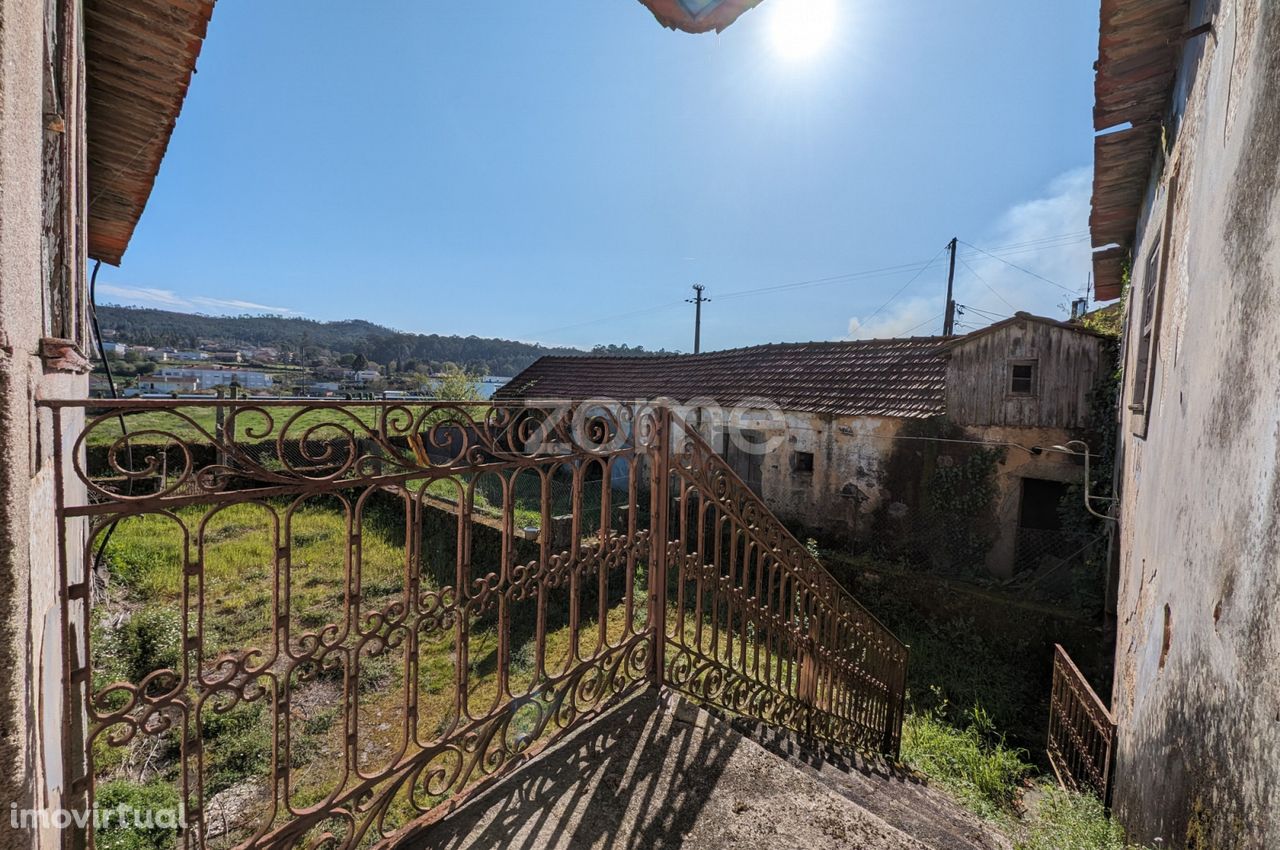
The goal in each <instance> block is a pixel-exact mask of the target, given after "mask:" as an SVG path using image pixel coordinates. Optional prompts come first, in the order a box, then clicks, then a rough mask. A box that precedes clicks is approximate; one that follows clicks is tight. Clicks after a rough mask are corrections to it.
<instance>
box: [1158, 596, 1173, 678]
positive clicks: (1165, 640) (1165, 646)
mask: <svg viewBox="0 0 1280 850" xmlns="http://www.w3.org/2000/svg"><path fill="white" fill-rule="evenodd" d="M1172 643H1173V611H1172V609H1170V608H1169V606H1168V605H1167V604H1166V605H1165V606H1164V636H1163V637H1162V638H1161V639H1160V669H1161V670H1163V669H1164V664H1165V662H1166V661H1168V660H1169V646H1170V645H1171V644H1172Z"/></svg>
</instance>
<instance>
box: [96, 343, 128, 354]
mask: <svg viewBox="0 0 1280 850" xmlns="http://www.w3.org/2000/svg"><path fill="white" fill-rule="evenodd" d="M102 350H103V351H104V352H106V353H107V354H109V355H114V356H116V357H124V356H125V355H126V354H128V353H129V346H127V345H125V344H124V343H123V342H103V343H102Z"/></svg>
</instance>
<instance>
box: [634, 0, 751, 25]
mask: <svg viewBox="0 0 1280 850" xmlns="http://www.w3.org/2000/svg"><path fill="white" fill-rule="evenodd" d="M640 2H641V3H643V4H644V5H645V6H647V7H649V11H651V12H653V16H654V17H655V18H657V19H658V23H660V24H662V25H663V26H664V27H668V28H670V29H673V30H684V31H685V32H692V33H700V32H711V31H712V30H714V31H716V32H721V31H723V30H724V29H725V28H726V27H728V26H729V25H730V24H732V23H733V22H734V21H736V20H738V18H739V16H741V15H742V13H743V12H745V11H747V10H748V9H754V8H755V7H756V6H758V5H760V3H761V2H762V0H640Z"/></svg>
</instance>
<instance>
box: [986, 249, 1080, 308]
mask: <svg viewBox="0 0 1280 850" xmlns="http://www.w3.org/2000/svg"><path fill="white" fill-rule="evenodd" d="M964 244H966V245H968V246H969V247H970V248H972V249H973V250H975V251H978V252H980V253H983V254H986V255H987V256H988V257H990V258H991V259H993V260H999V261H1000V262H1002V263H1004V264H1005V265H1006V266H1008V267H1009V268H1012V269H1017V270H1018V271H1020V272H1022V273H1023V274H1027V275H1031V276H1032V277H1034V278H1036V279H1038V280H1043V281H1044V282H1045V283H1047V284H1050V285H1052V286H1056V287H1058V288H1059V289H1061V290H1062V291H1063V292H1070V293H1071V294H1072V295H1075V294H1076V291H1075V290H1074V289H1067V288H1066V287H1065V286H1063V285H1062V284H1060V283H1058V282H1057V281H1054V280H1049V278H1047V277H1045V276H1044V275H1042V274H1036V273H1035V272H1033V271H1031V270H1030V269H1024V268H1023V267H1022V266H1020V265H1017V264H1016V263H1011V262H1009V261H1008V260H1006V259H1005V258H1004V257H998V256H996V255H995V254H993V253H991V252H990V251H984V250H982V249H981V248H979V247H978V246H977V245H974V244H972V243H970V242H966V243H964Z"/></svg>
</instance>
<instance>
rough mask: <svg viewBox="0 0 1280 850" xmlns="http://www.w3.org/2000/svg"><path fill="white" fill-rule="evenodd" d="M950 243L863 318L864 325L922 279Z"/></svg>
mask: <svg viewBox="0 0 1280 850" xmlns="http://www.w3.org/2000/svg"><path fill="white" fill-rule="evenodd" d="M949 245H950V243H947V245H943V246H942V247H941V248H939V249H938V253H936V254H934V255H933V257H932V259H930V260H929V262H927V263H925V264H924V266H923V267H922V268H921V269H920V271H918V272H916V273H915V275H914V276H913V277H912V278H911V280H909V281H907V282H906V283H904V284H903V285H902V287H901V288H900V289H899V290H898V291H897V292H895V293H893V294H892V295H890V296H889V300H888V301H886V302H884V303H883V304H881V305H880V306H879V307H877V308H876V311H875V312H874V313H872V314H871V315H870V316H867V318H865V319H863V320H862V324H864V325H865V324H866V323H867V322H870V321H871V320H872V319H874V318H875V317H876V316H878V315H880V312H881V311H882V310H884V308H885V307H888V306H889V305H890V304H891V303H893V300H894V299H895V298H897V297H898V296H899V295H901V294H902V293H904V292H906V291H907V288H908V287H910V286H911V284H913V283H915V282H916V281H917V280H919V279H920V275H922V274H924V272H925V269H927V268H929V266H931V265H933V264H934V262H936V261H937V259H938V257H940V256H942V252H943V251H945V250H947V248H948V246H949ZM929 321H933V320H932V319H930V320H929ZM922 324H928V323H927V322H924V323H922ZM916 327H919V325H916ZM912 330H915V328H912Z"/></svg>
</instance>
